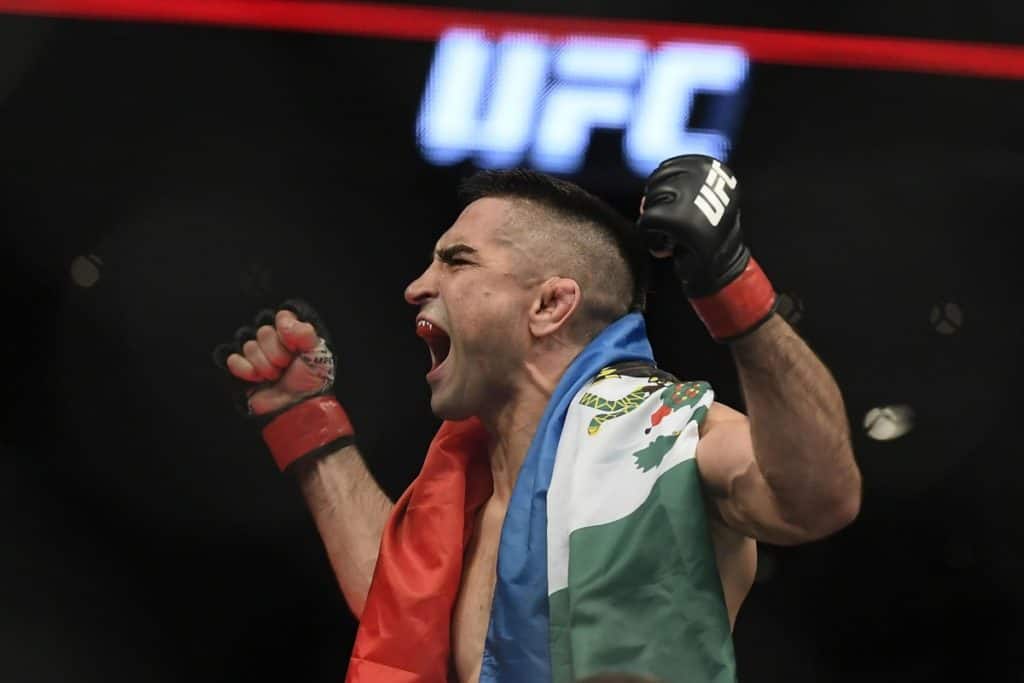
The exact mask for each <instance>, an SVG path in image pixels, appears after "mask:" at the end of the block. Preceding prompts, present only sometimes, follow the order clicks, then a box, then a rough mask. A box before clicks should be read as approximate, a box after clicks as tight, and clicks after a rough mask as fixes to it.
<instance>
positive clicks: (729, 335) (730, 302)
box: [690, 257, 775, 341]
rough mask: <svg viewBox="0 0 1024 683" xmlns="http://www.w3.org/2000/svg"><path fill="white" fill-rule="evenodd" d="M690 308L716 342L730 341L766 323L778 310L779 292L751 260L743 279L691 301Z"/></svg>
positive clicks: (741, 276)
mask: <svg viewBox="0 0 1024 683" xmlns="http://www.w3.org/2000/svg"><path fill="white" fill-rule="evenodd" d="M690 305H691V306H693V308H694V310H695V311H697V315H698V316H700V319H701V320H703V321H704V325H705V327H707V328H708V331H709V332H710V333H711V336H712V337H714V338H715V341H727V340H730V339H733V338H735V337H739V336H740V335H742V334H743V333H744V332H749V331H750V330H751V329H753V328H754V327H757V325H758V324H759V323H762V322H764V320H765V319H766V318H767V317H768V316H769V315H770V314H771V312H772V311H773V310H774V308H775V290H774V289H772V283H771V282H769V281H768V277H767V276H766V275H765V274H764V271H763V270H761V266H759V265H758V264H757V261H755V260H754V259H753V257H751V258H750V260H749V261H747V267H746V268H744V269H743V272H742V273H740V274H739V277H737V278H736V279H735V280H733V281H732V282H730V283H729V284H727V285H726V286H725V287H723V288H722V289H720V290H719V291H717V292H715V293H714V294H710V295H708V296H702V297H700V298H699V299H690Z"/></svg>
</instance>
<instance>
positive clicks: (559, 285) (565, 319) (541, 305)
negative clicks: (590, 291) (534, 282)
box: [530, 277, 583, 337]
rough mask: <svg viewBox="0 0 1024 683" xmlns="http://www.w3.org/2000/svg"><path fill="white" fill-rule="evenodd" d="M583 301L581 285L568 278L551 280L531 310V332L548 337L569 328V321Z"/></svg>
mask: <svg viewBox="0 0 1024 683" xmlns="http://www.w3.org/2000/svg"><path fill="white" fill-rule="evenodd" d="M582 301H583V292H582V291H581V290H580V286H579V283H577V282H576V281H575V280H571V279H569V278H567V277H553V278H549V279H548V280H547V281H545V282H544V284H542V285H541V286H540V294H539V295H538V297H537V299H536V300H535V301H534V303H533V307H532V308H531V309H530V332H531V333H532V334H533V336H535V337H548V336H551V335H552V334H554V333H556V332H558V331H559V330H561V329H565V328H567V327H568V324H569V319H570V318H572V316H573V313H575V312H576V309H577V308H579V305H580V303H582Z"/></svg>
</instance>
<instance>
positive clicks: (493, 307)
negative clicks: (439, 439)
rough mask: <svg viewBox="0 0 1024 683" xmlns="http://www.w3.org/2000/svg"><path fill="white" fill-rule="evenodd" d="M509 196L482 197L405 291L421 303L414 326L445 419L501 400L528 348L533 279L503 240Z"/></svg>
mask: <svg viewBox="0 0 1024 683" xmlns="http://www.w3.org/2000/svg"><path fill="white" fill-rule="evenodd" d="M511 210H512V202H511V201H510V200H508V199H499V198H493V197H485V198H483V199H479V200H477V201H475V202H473V203H472V204H470V205H469V206H467V207H466V208H465V210H464V211H463V212H462V214H461V215H460V216H459V218H458V220H456V221H455V224H454V225H452V227H451V228H449V229H448V231H447V232H445V233H444V235H442V236H441V238H440V239H439V240H438V241H437V245H436V249H435V252H434V255H433V260H432V262H431V264H430V266H429V267H427V269H426V270H425V271H424V272H423V274H422V275H420V276H419V277H418V278H417V279H416V280H414V281H413V282H412V283H411V284H410V285H409V286H408V287H407V288H406V290H405V299H406V301H408V302H409V303H411V304H413V305H416V306H419V307H420V314H419V316H417V328H416V332H417V334H418V335H419V336H421V337H423V338H424V340H425V341H426V342H427V344H428V345H429V346H430V351H431V359H432V363H431V365H432V368H431V370H430V372H429V373H427V382H428V383H429V384H430V389H431V399H430V406H431V409H432V410H433V412H434V414H435V415H437V416H438V417H441V418H443V419H448V420H459V419H464V418H466V417H470V416H472V415H481V414H487V413H488V412H490V411H493V410H495V409H496V408H497V407H498V406H500V405H501V404H502V403H503V402H504V401H507V400H508V399H509V398H510V397H511V396H512V395H513V393H514V391H515V383H516V381H517V379H518V376H519V371H520V369H521V368H522V364H523V360H524V358H525V356H526V352H527V351H528V349H529V346H530V332H529V326H528V320H529V318H528V315H529V310H530V305H531V302H532V298H533V295H534V291H533V290H534V288H535V287H533V286H531V285H532V284H535V280H533V279H531V278H530V276H529V274H528V273H526V272H524V269H526V268H528V264H526V263H524V260H523V258H522V253H521V252H520V251H519V250H518V249H517V248H516V247H515V245H514V243H513V242H511V241H510V240H509V239H508V231H509V228H508V226H507V223H508V218H509V212H510V211H511Z"/></svg>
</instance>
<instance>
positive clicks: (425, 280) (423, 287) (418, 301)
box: [405, 268, 437, 306]
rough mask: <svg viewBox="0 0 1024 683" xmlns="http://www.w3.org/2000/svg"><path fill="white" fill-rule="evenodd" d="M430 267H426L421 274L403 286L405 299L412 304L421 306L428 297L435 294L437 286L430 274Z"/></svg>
mask: <svg viewBox="0 0 1024 683" xmlns="http://www.w3.org/2000/svg"><path fill="white" fill-rule="evenodd" d="M430 271H431V269H430V268H427V269H426V270H425V271H423V274H422V275H420V276H419V277H418V278H416V279H415V280H413V281H412V282H410V283H409V286H408V287H406V288H405V300H406V301H407V302H409V303H410V304H412V305H413V306H422V305H423V304H425V303H426V302H427V301H428V300H429V299H432V298H434V297H436V296H437V286H436V285H435V284H434V278H433V276H432V275H431V272H430Z"/></svg>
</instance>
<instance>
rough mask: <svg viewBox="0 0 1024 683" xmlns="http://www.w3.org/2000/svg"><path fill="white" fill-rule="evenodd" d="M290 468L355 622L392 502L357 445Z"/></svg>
mask: <svg viewBox="0 0 1024 683" xmlns="http://www.w3.org/2000/svg"><path fill="white" fill-rule="evenodd" d="M292 469H293V470H294V471H295V475H296V478H297V480H298V482H299V487H300V488H301V490H302V495H303V496H304V497H305V499H306V504H307V505H308V506H309V511H310V513H311V514H312V515H313V521H314V522H316V527H317V530H318V531H319V532H320V538H321V539H322V540H323V543H324V548H325V549H326V551H327V558H328V559H329V560H330V562H331V567H333V568H334V575H335V576H336V577H338V585H340V586H341V591H342V593H343V594H344V595H345V600H346V601H347V602H348V606H349V608H350V609H351V610H352V613H353V614H354V615H355V616H356V618H359V616H360V614H362V611H363V605H364V604H365V603H366V595H367V593H368V592H369V590H370V580H371V579H372V578H373V569H374V567H375V566H376V565H377V554H378V552H379V551H380V539H381V534H382V533H383V532H384V524H385V523H386V522H387V521H388V516H389V515H390V514H391V508H392V507H394V503H393V502H392V501H391V500H390V499H389V498H388V497H387V496H386V495H384V492H383V491H382V490H381V488H380V486H378V484H377V482H376V481H375V480H374V478H373V475H371V474H370V471H369V470H368V469H367V468H366V463H365V462H364V461H363V456H362V455H361V454H360V453H359V451H358V449H357V448H356V447H355V445H350V446H346V447H344V448H342V449H341V450H340V451H336V452H334V453H331V454H330V455H326V456H322V457H319V458H305V459H303V460H300V461H298V462H296V463H295V465H294V466H293V468H292Z"/></svg>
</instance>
